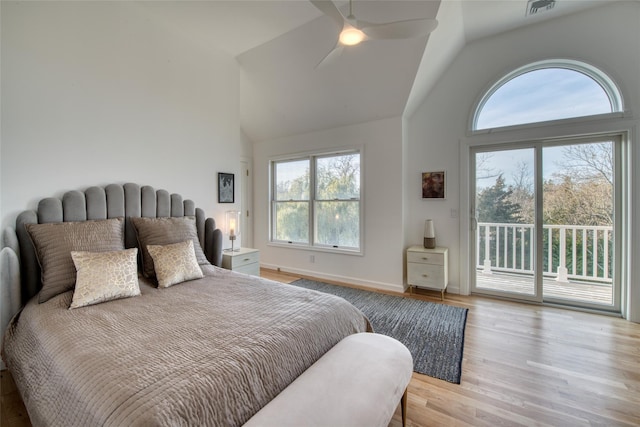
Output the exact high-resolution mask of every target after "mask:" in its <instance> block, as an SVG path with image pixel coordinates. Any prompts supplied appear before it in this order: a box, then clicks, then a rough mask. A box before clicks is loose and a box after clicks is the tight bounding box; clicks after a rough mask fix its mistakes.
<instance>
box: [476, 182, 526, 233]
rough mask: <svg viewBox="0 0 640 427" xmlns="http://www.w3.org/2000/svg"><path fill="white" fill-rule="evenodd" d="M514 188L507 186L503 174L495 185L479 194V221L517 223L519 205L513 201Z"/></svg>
mask: <svg viewBox="0 0 640 427" xmlns="http://www.w3.org/2000/svg"><path fill="white" fill-rule="evenodd" d="M512 194H513V190H512V189H511V188H508V189H507V188H506V186H505V182H504V178H503V176H502V174H500V175H498V177H497V178H496V182H495V184H494V185H493V186H491V187H487V188H485V189H483V190H482V191H480V193H479V194H478V203H477V206H476V208H477V213H478V221H479V222H500V223H517V222H518V221H517V219H518V211H519V206H518V205H516V204H514V203H513V202H512V201H511V196H512Z"/></svg>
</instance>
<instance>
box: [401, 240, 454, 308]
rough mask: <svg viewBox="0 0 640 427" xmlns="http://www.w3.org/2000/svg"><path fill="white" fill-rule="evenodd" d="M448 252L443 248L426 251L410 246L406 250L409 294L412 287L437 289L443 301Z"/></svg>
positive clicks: (447, 268) (446, 282) (447, 278)
mask: <svg viewBox="0 0 640 427" xmlns="http://www.w3.org/2000/svg"><path fill="white" fill-rule="evenodd" d="M448 256H449V250H448V249H447V248H443V247H436V248H433V249H428V248H425V247H423V246H411V247H410V248H409V249H407V284H408V285H409V292H412V291H413V288H414V286H415V287H420V288H430V289H438V290H439V291H440V297H441V298H442V299H444V290H445V289H446V288H447V284H448V283H449V261H448V260H449V257H448Z"/></svg>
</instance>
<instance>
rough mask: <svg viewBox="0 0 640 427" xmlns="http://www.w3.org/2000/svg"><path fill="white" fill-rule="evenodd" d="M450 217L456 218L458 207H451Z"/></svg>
mask: <svg viewBox="0 0 640 427" xmlns="http://www.w3.org/2000/svg"><path fill="white" fill-rule="evenodd" d="M451 218H458V209H451Z"/></svg>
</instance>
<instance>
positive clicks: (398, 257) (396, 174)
mask: <svg viewBox="0 0 640 427" xmlns="http://www.w3.org/2000/svg"><path fill="white" fill-rule="evenodd" d="M342 147H362V148H363V150H364V151H363V156H362V163H361V164H362V173H363V181H364V185H363V194H362V197H363V199H364V211H365V214H364V256H355V255H342V254H335V253H328V252H318V251H313V250H300V249H293V248H282V247H277V246H270V245H268V234H267V233H268V221H269V219H268V218H269V211H268V210H269V188H268V182H269V160H270V159H272V158H274V157H277V156H282V155H285V154H292V153H304V152H313V151H319V150H330V149H338V148H342ZM401 147H402V120H401V119H400V118H392V119H383V120H377V121H373V122H368V123H362V124H357V125H351V126H345V127H339V128H334V129H329V130H325V131H321V132H313V133H307V134H302V135H296V136H291V137H286V138H281V139H276V140H270V141H263V142H260V143H257V144H255V146H254V153H253V155H254V194H255V195H254V206H255V207H256V209H255V239H254V243H255V246H256V247H257V248H258V249H260V251H261V252H260V257H261V259H260V261H261V264H262V265H264V266H268V267H271V268H281V269H282V270H283V271H290V272H296V273H298V274H305V275H312V276H315V277H319V278H325V279H331V280H338V281H344V282H349V283H355V284H360V285H364V286H370V287H375V288H381V289H389V290H395V291H403V287H402V281H403V278H402V277H403V264H402V260H403V246H402V190H401V189H402V173H401V172H400V171H401V170H402V149H401ZM309 255H314V256H315V262H313V263H312V262H310V260H309Z"/></svg>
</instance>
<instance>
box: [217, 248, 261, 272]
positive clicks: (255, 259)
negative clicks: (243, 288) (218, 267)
mask: <svg viewBox="0 0 640 427" xmlns="http://www.w3.org/2000/svg"><path fill="white" fill-rule="evenodd" d="M222 268H226V269H227V270H233V271H237V272H239V273H245V274H251V275H253V276H260V251H259V250H258V249H251V248H240V250H238V251H235V252H231V251H224V252H222Z"/></svg>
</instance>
